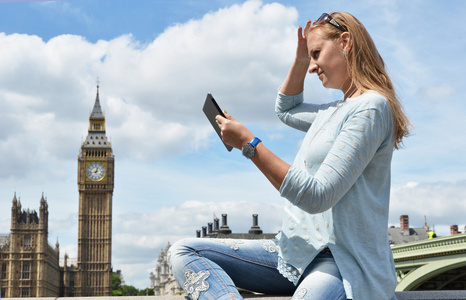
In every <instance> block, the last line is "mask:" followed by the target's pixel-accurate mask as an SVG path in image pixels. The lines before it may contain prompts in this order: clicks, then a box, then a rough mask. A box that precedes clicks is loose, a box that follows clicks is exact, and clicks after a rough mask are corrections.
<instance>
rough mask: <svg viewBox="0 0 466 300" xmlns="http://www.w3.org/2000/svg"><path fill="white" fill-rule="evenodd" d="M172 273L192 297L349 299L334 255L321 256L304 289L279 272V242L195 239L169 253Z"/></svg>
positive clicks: (310, 268) (306, 276)
mask: <svg viewBox="0 0 466 300" xmlns="http://www.w3.org/2000/svg"><path fill="white" fill-rule="evenodd" d="M169 258H170V262H171V267H172V272H173V275H174V276H175V278H176V280H177V281H178V282H179V283H180V285H181V286H182V287H183V288H184V290H185V292H186V294H188V295H189V296H190V297H191V299H193V300H198V299H209V300H224V299H225V300H226V299H228V300H232V299H243V298H242V297H241V295H240V294H239V292H238V290H237V287H238V288H241V289H245V290H248V291H253V292H258V293H265V294H268V295H293V298H292V299H294V300H299V299H313V300H319V299H322V300H333V299H335V300H341V299H346V295H345V290H344V288H343V281H342V279H341V275H340V272H339V270H338V268H337V266H336V264H335V261H334V259H333V257H332V256H331V255H326V254H319V255H318V256H317V257H316V258H315V259H314V261H312V263H311V264H310V265H309V266H308V267H307V268H306V270H305V272H304V274H303V276H302V278H301V281H300V282H299V284H298V286H295V285H294V284H293V283H291V282H290V281H289V280H288V279H286V278H285V277H283V276H282V275H281V274H280V273H279V272H278V270H277V261H278V254H277V245H276V244H275V242H274V241H273V240H234V239H208V238H202V239H201V238H193V239H185V240H181V241H178V242H177V243H175V244H174V245H173V246H171V248H170V250H169Z"/></svg>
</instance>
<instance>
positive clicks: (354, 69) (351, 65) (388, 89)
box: [311, 12, 411, 149]
mask: <svg viewBox="0 0 466 300" xmlns="http://www.w3.org/2000/svg"><path fill="white" fill-rule="evenodd" d="M330 16H331V17H332V18H333V19H335V20H336V21H337V22H338V23H339V24H340V25H341V26H342V27H343V28H344V29H346V31H347V32H348V33H349V34H350V42H351V43H352V49H351V50H350V51H349V52H348V53H347V54H346V55H345V56H346V60H347V63H348V74H349V76H350V78H351V79H352V80H353V83H354V84H355V85H356V88H358V89H360V90H361V91H362V92H363V93H364V92H367V91H368V90H374V91H377V92H378V93H380V94H381V95H383V96H384V97H385V98H386V99H387V101H388V104H389V106H390V109H391V112H392V115H393V123H394V139H395V149H399V147H400V146H401V144H402V140H403V138H404V137H406V136H408V135H409V131H410V129H411V123H410V122H409V120H408V118H407V117H406V115H405V113H404V112H403V107H402V106H401V103H400V101H399V100H398V98H397V96H396V93H395V89H394V87H393V84H392V82H391V80H390V78H389V77H388V75H387V72H386V70H385V63H384V61H383V59H382V57H381V56H380V54H379V52H378V51H377V48H376V46H375V43H374V41H373V40H372V38H371V36H370V35H369V32H367V30H366V28H365V27H364V25H363V24H362V23H361V22H360V21H359V20H358V19H356V18H355V17H354V16H353V15H351V14H349V13H346V12H333V13H330ZM316 28H321V29H322V30H321V33H322V35H323V36H324V38H326V39H329V40H339V39H340V38H341V34H342V31H341V30H339V29H338V28H336V27H335V26H333V25H332V24H329V23H328V22H323V23H320V24H316V25H314V26H312V27H311V30H314V29H316Z"/></svg>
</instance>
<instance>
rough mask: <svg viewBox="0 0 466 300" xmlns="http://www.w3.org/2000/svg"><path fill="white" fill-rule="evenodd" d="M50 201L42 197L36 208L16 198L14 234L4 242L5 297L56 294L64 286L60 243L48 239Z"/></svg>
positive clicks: (0, 281) (0, 284)
mask: <svg viewBox="0 0 466 300" xmlns="http://www.w3.org/2000/svg"><path fill="white" fill-rule="evenodd" d="M48 214H49V212H48V205H47V201H46V200H45V198H44V196H43V195H42V198H41V199H40V208H39V215H38V214H37V212H36V211H30V210H29V209H28V210H22V208H21V201H19V200H18V199H17V198H16V195H15V196H14V198H13V203H12V208H11V228H10V235H9V236H7V237H2V239H1V242H0V289H1V297H2V298H15V297H56V296H58V294H59V289H60V269H59V263H58V260H59V255H60V251H59V245H58V242H57V243H56V245H55V247H52V246H50V245H49V243H48Z"/></svg>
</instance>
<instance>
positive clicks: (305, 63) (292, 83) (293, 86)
mask: <svg viewBox="0 0 466 300" xmlns="http://www.w3.org/2000/svg"><path fill="white" fill-rule="evenodd" d="M311 26H312V21H311V20H309V21H307V23H306V26H305V27H304V32H303V28H302V27H301V26H299V28H298V47H297V49H296V57H295V60H294V62H293V64H292V65H291V69H290V71H289V72H288V75H287V76H286V78H285V80H284V81H283V84H282V85H281V87H280V92H282V93H283V94H285V95H297V94H299V93H301V92H302V91H303V88H304V78H305V77H306V74H307V72H308V69H309V64H310V63H311V57H310V56H309V51H308V49H307V36H308V34H309V31H310V29H311ZM303 33H304V34H303Z"/></svg>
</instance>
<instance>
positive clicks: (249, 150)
mask: <svg viewBox="0 0 466 300" xmlns="http://www.w3.org/2000/svg"><path fill="white" fill-rule="evenodd" d="M260 142H262V141H261V140H260V139H259V138H258V137H255V138H253V139H252V141H250V142H249V143H247V144H246V145H244V146H243V149H242V152H243V156H245V157H246V158H248V159H251V158H253V157H254V154H256V146H257V144H259V143H260Z"/></svg>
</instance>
